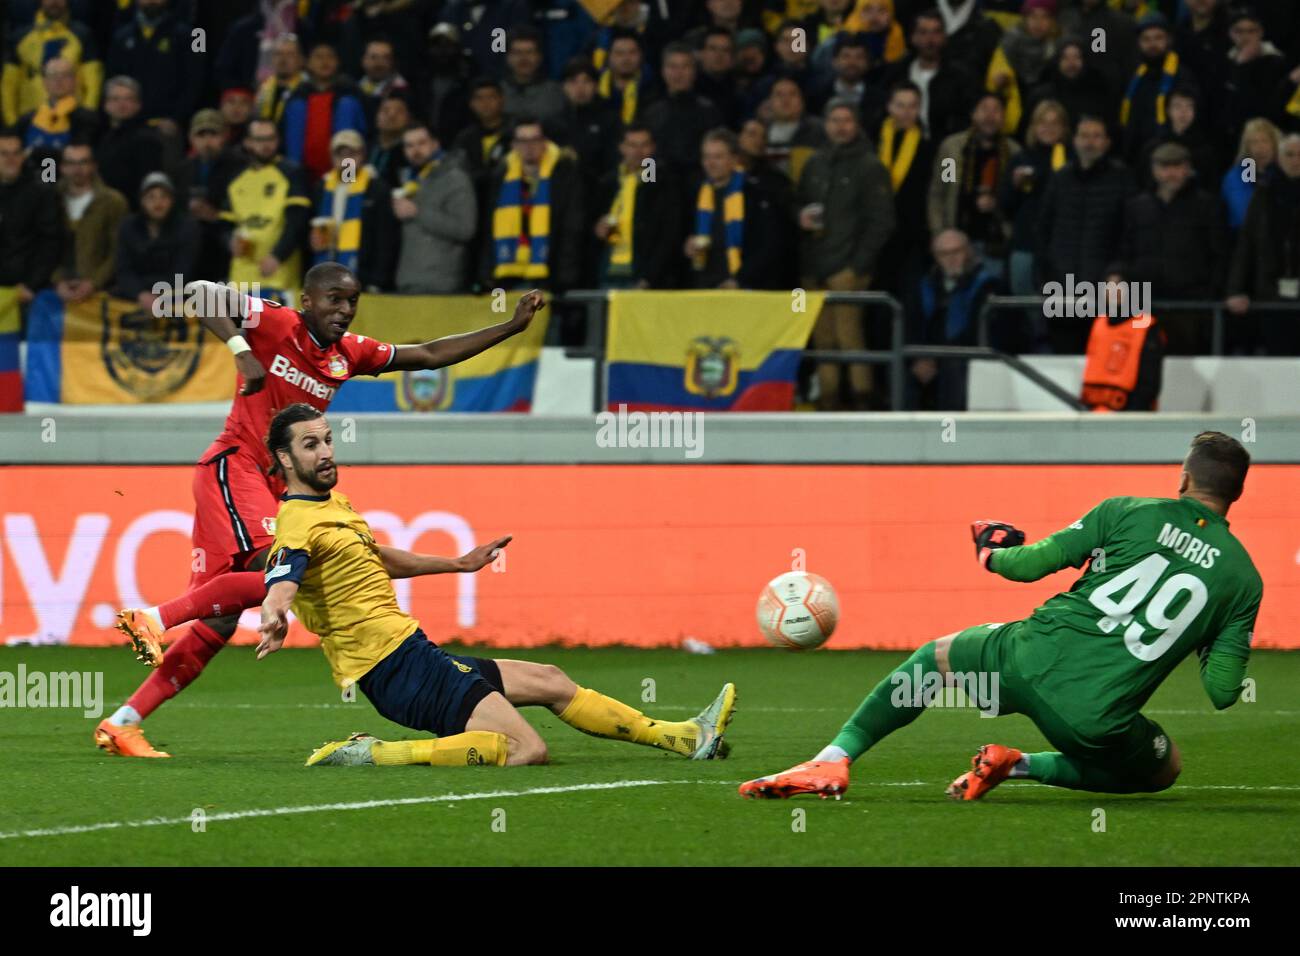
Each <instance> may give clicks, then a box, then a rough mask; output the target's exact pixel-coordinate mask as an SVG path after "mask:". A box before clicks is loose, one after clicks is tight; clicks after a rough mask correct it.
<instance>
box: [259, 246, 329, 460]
mask: <svg viewBox="0 0 1300 956" xmlns="http://www.w3.org/2000/svg"><path fill="white" fill-rule="evenodd" d="M323 265H337V263H323ZM324 415H325V413H324V412H322V411H321V410H320V409H319V408H313V407H312V406H311V405H308V404H307V403H306V402H295V403H294V404H292V405H286V406H285V407H284V408H282V409H280V410H279V411H278V412H276V413H275V417H274V418H272V419H271V428H270V430H269V431H267V433H266V449H267V451H269V452H270V453H271V471H270V473H271V474H272V475H283V474H284V466H283V465H281V464H280V457H279V456H278V455H277V454H276V452H280V451H288V450H289V446H290V445H292V444H293V426H294V425H296V424H298V423H299V422H309V421H311V420H312V419H315V418H323V417H324Z"/></svg>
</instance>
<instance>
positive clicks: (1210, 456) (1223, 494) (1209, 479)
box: [1183, 432, 1250, 504]
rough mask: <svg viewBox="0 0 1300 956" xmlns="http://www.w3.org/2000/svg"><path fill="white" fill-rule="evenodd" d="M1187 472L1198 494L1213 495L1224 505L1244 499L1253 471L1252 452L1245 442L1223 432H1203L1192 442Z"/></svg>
mask: <svg viewBox="0 0 1300 956" xmlns="http://www.w3.org/2000/svg"><path fill="white" fill-rule="evenodd" d="M1183 469H1184V470H1185V471H1186V472H1187V474H1188V475H1190V476H1191V479H1192V483H1193V484H1194V485H1195V486H1196V489H1197V490H1198V491H1203V492H1205V493H1206V494H1207V495H1213V496H1214V497H1215V498H1218V499H1220V500H1221V501H1223V502H1224V504H1232V502H1234V501H1236V500H1237V499H1238V498H1240V497H1241V489H1242V486H1243V485H1245V483H1246V472H1247V471H1248V470H1249V469H1250V452H1248V451H1246V449H1245V448H1243V447H1242V445H1241V442H1239V441H1237V439H1235V438H1233V437H1232V436H1231V435H1225V434H1224V433H1223V432H1201V433H1200V434H1199V435H1197V436H1196V437H1195V438H1193V439H1192V450H1191V451H1189V452H1188V453H1187V460H1186V461H1185V462H1184V463H1183Z"/></svg>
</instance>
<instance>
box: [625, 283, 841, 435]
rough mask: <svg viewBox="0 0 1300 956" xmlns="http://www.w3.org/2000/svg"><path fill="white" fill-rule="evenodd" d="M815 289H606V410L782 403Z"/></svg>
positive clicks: (817, 295) (814, 307) (773, 406)
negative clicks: (607, 365) (633, 290)
mask: <svg viewBox="0 0 1300 956" xmlns="http://www.w3.org/2000/svg"><path fill="white" fill-rule="evenodd" d="M824 298H825V294H824V293H821V292H803V291H802V290H797V291H796V292H795V293H794V294H793V295H792V294H791V293H789V292H731V291H721V292H714V291H702V292H612V293H610V297H609V335H608V341H607V343H606V347H605V356H606V360H607V362H608V363H609V370H608V379H609V389H608V393H607V398H606V401H607V403H608V407H609V408H610V409H616V408H617V407H618V406H619V405H626V406H627V408H628V410H629V411H674V410H683V411H736V412H780V411H790V410H791V409H792V408H793V407H794V389H795V375H796V373H797V371H798V369H799V357H800V355H802V354H803V349H804V346H805V345H806V344H807V342H808V336H809V335H811V334H812V327H813V323H814V322H815V321H816V320H817V316H818V315H819V314H820V313H821V309H822V300H823V299H824Z"/></svg>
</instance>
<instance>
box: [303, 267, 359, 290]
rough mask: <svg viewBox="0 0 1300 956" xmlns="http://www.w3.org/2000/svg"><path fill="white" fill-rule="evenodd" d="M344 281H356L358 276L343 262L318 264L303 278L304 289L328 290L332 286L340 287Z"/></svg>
mask: <svg viewBox="0 0 1300 956" xmlns="http://www.w3.org/2000/svg"><path fill="white" fill-rule="evenodd" d="M344 279H352V280H353V281H356V276H355V275H353V274H352V270H351V269H349V268H348V267H347V266H345V265H344V264H343V263H341V262H318V263H317V264H316V265H314V266H312V267H311V268H310V269H308V270H307V274H306V275H305V276H303V277H302V287H303V288H304V289H327V288H329V287H330V286H332V285H338V284H339V283H340V282H342V281H343V280H344Z"/></svg>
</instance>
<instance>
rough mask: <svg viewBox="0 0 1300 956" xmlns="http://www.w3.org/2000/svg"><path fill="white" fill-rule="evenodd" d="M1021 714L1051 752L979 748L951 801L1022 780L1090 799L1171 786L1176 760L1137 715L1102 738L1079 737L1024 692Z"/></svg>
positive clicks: (1155, 729)
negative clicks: (1052, 747)
mask: <svg viewBox="0 0 1300 956" xmlns="http://www.w3.org/2000/svg"><path fill="white" fill-rule="evenodd" d="M1024 698H1025V699H1024V700H1023V702H1022V705H1023V712H1024V713H1025V715H1026V716H1028V717H1029V718H1030V719H1031V720H1033V722H1034V725H1035V726H1036V727H1038V729H1039V730H1040V731H1041V732H1042V734H1043V736H1044V737H1046V738H1047V739H1048V740H1049V741H1051V742H1052V743H1053V744H1054V745H1055V746H1057V747H1059V748H1060V750H1057V751H1046V752H1043V753H1021V752H1020V751H1019V750H1015V749H1014V748H1011V747H1003V746H1002V745H1000V744H985V745H984V746H983V747H981V748H980V749H979V753H977V754H976V755H975V759H974V760H973V761H972V764H973V766H972V769H971V770H969V771H967V772H966V773H964V774H962V775H961V776H960V777H958V778H957V779H956V780H954V781H953V782H952V784H951V785H950V786H949V787H948V796H950V797H952V798H953V799H955V800H978V799H979V798H980V797H982V796H984V795H985V794H986V793H987V792H988V791H989V790H992V789H993V788H994V787H996V786H997V785H998V784H999V783H1001V782H1002V781H1003V780H1006V779H1008V778H1014V777H1022V778H1024V779H1027V780H1037V781H1038V782H1039V783H1045V784H1047V785H1048V786H1052V787H1064V788H1065V789H1067V790H1088V791H1091V792H1093V793H1156V792H1158V791H1161V790H1167V789H1169V788H1170V787H1172V786H1173V785H1174V781H1175V780H1177V779H1178V775H1179V773H1180V772H1181V771H1182V767H1183V761H1182V756H1181V755H1180V754H1179V752H1178V748H1177V746H1175V745H1174V742H1173V741H1172V740H1170V739H1169V736H1168V735H1167V734H1166V733H1165V732H1164V729H1163V728H1162V727H1161V726H1160V725H1159V724H1157V723H1156V722H1155V721H1153V720H1149V719H1147V718H1146V717H1144V716H1142V715H1141V714H1138V715H1136V716H1135V717H1134V718H1133V719H1132V720H1131V721H1130V722H1129V723H1128V725H1127V726H1126V727H1124V728H1123V729H1121V730H1119V731H1117V732H1114V733H1108V734H1106V735H1104V736H1101V737H1097V736H1095V735H1085V734H1081V733H1079V732H1078V731H1076V730H1075V728H1074V727H1072V726H1071V725H1070V724H1068V723H1067V722H1066V721H1064V720H1063V719H1062V718H1061V717H1060V716H1058V715H1057V714H1056V712H1055V711H1054V710H1053V709H1052V708H1051V707H1050V705H1048V704H1047V703H1046V702H1045V701H1042V700H1041V699H1037V698H1035V696H1034V694H1033V692H1032V691H1028V692H1024Z"/></svg>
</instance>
